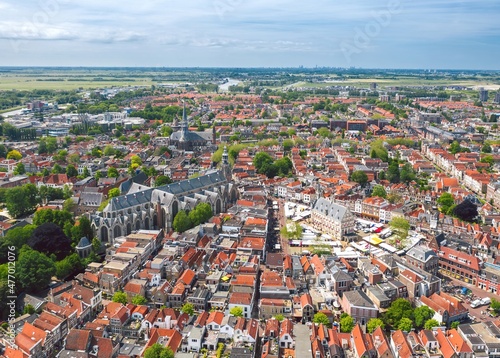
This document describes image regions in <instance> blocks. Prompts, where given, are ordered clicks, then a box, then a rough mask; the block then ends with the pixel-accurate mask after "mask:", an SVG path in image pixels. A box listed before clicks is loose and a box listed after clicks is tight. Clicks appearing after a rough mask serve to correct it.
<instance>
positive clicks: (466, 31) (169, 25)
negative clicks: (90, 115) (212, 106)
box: [0, 0, 500, 67]
mask: <svg viewBox="0 0 500 358" xmlns="http://www.w3.org/2000/svg"><path fill="white" fill-rule="evenodd" d="M394 8H396V10H395V11H392V12H391V13H390V17H389V18H388V21H386V22H384V24H383V25H381V26H380V29H379V30H377V31H375V32H373V34H374V35H373V36H371V35H370V37H369V40H370V41H369V42H368V43H367V44H366V46H364V47H363V49H362V52H361V53H360V54H359V58H357V59H356V61H358V60H359V61H360V62H359V63H358V62H356V65H363V64H364V65H365V66H366V67H372V66H371V64H372V63H385V62H387V63H388V64H390V63H392V64H397V63H398V61H400V59H401V58H402V57H401V54H402V53H408V54H409V55H408V58H410V59H411V58H412V57H413V58H417V57H415V54H416V53H417V54H419V53H423V52H427V51H429V49H430V48H432V51H433V54H432V57H433V58H434V59H435V60H436V62H437V61H438V59H439V60H441V59H443V60H445V59H446V58H447V57H450V56H452V55H456V54H457V53H458V52H459V51H461V52H463V54H462V55H461V56H460V58H462V59H463V60H464V63H468V64H469V65H470V64H475V63H476V61H477V60H476V58H477V56H478V55H479V54H480V53H481V51H483V49H484V51H485V53H486V49H487V51H488V52H487V53H489V54H490V55H489V56H487V58H484V59H483V63H486V62H487V63H488V66H491V67H496V64H495V58H497V57H498V55H500V49H499V48H498V45H497V44H498V43H499V41H500V39H499V34H500V22H498V20H497V17H498V16H497V14H498V13H500V2H498V1H493V0H475V1H474V0H455V1H450V0H419V1H418V2H412V1H410V0H381V1H373V0H353V1H340V0H311V1H307V2H305V1H300V2H299V1H293V0H272V1H269V0H252V1H244V0H190V1H185V0H183V1H180V0H170V1H169V2H165V1H163V0H148V1H140V2H137V1H132V0H121V1H118V0H106V1H102V0H86V1H81V2H73V1H70V0H23V1H19V0H0V11H1V13H2V17H1V19H2V20H0V39H7V40H12V39H14V40H26V41H32V42H35V41H40V42H41V43H47V42H50V41H66V42H67V43H66V44H65V52H66V53H71V54H72V56H71V57H70V56H69V55H64V54H63V55H62V56H68V58H71V59H73V58H77V59H78V58H83V57H84V56H77V55H75V54H78V53H82V54H83V53H86V52H84V51H87V52H88V51H89V48H90V47H89V46H94V47H95V52H96V53H98V54H102V56H103V57H102V58H103V59H106V58H109V59H110V61H111V59H114V57H113V56H112V54H113V52H116V49H117V48H124V47H126V46H127V45H130V46H134V54H131V55H130V61H133V63H134V64H135V65H140V63H141V61H144V60H145V59H144V58H142V57H141V55H142V54H146V53H147V54H154V55H156V54H157V55H158V57H159V58H163V57H165V55H166V54H168V58H169V60H170V59H171V60H172V61H175V60H176V59H179V60H178V61H179V64H183V63H185V57H186V58H188V57H189V59H190V61H197V63H196V64H197V65H199V66H203V65H204V61H205V60H207V58H206V57H205V56H204V55H203V52H202V51H203V50H207V51H210V54H211V56H213V58H214V59H216V60H218V61H220V62H221V65H229V62H227V63H225V61H231V63H232V64H233V65H236V66H238V65H239V63H238V59H240V61H241V63H244V62H245V61H246V60H247V59H249V58H252V59H254V60H255V61H260V62H259V63H260V64H261V65H262V66H267V63H268V61H269V62H271V61H272V62H273V63H274V64H278V63H279V60H280V58H281V59H282V61H283V63H287V64H289V63H290V62H291V61H296V62H297V63H298V64H305V63H306V61H305V60H307V61H308V63H315V62H316V61H322V63H323V64H325V65H333V66H335V65H346V64H347V63H345V62H342V61H344V59H343V58H342V56H341V55H340V56H339V52H340V51H339V44H341V43H342V42H346V41H351V42H352V41H353V40H354V38H355V36H356V35H357V34H358V33H359V31H365V32H366V31H367V30H366V29H367V26H372V25H373V23H374V22H375V24H376V23H377V21H378V20H380V16H383V14H387V11H389V10H390V9H394ZM381 14H382V15H381ZM372 30H373V27H372ZM464 39H465V40H467V41H466V42H460V41H463V40H464ZM456 43H460V44H463V43H465V44H467V46H468V47H465V48H463V49H459V48H452V47H453V46H450V44H451V45H453V44H456ZM430 44H433V46H430ZM481 44H484V45H481ZM471 46H474V49H475V52H472V51H470V50H469V49H470V48H472V47H471ZM455 47H456V46H455ZM43 48H44V47H42V50H43V51H47V53H46V56H45V57H47V58H50V51H51V49H50V46H46V49H43ZM478 49H479V50H481V51H477V50H478ZM23 51H24V52H23V53H22V55H26V54H28V53H29V51H30V49H29V48H25V49H24V48H23ZM32 51H34V50H32ZM180 51H182V54H180ZM229 52H231V56H228V55H227V53H229ZM367 54H369V56H367ZM311 55H314V56H316V57H315V58H312V57H311ZM19 56H21V54H20V55H19ZM106 56H108V57H106ZM134 56H135V57H134ZM183 56H184V57H183ZM25 57H26V56H25ZM31 57H32V58H33V60H34V61H36V59H37V58H39V56H31ZM122 57H123V56H122ZM427 57H430V56H427ZM483 57H484V56H483ZM10 58H11V57H10ZM60 58H61V55H59V56H57V57H56V56H54V65H56V64H57V63H56V62H57V61H58V60H59V59H60ZM127 58H128V56H127ZM317 58H319V60H318V59H317ZM418 58H419V59H421V58H422V57H418ZM146 60H147V59H146ZM96 61H97V59H96ZM405 61H407V60H405ZM429 61H431V60H429ZM14 62H15V61H14ZM190 63H191V62H190ZM408 63H409V62H408ZM2 64H8V63H5V62H2V59H0V65H2ZM34 64H36V63H34ZM107 64H108V65H109V63H107ZM75 65H80V64H79V63H75ZM401 67H405V66H404V65H401ZM464 67H467V65H466V66H464Z"/></svg>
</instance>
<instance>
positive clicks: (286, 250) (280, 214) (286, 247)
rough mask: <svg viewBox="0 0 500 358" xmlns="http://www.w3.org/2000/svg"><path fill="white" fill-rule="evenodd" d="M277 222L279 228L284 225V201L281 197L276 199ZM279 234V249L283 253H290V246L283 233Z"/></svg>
mask: <svg viewBox="0 0 500 358" xmlns="http://www.w3.org/2000/svg"><path fill="white" fill-rule="evenodd" d="M278 207H279V210H278V222H279V227H280V229H281V228H282V227H284V226H285V225H286V217H285V201H284V200H283V199H279V201H278ZM279 235H280V244H281V251H283V254H284V255H288V254H289V253H290V248H289V244H288V239H287V238H285V237H283V235H281V233H280V234H279Z"/></svg>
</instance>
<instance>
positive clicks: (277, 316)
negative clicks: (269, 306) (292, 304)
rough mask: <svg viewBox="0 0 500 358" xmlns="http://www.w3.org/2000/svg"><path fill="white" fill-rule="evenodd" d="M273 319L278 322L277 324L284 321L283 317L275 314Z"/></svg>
mask: <svg viewBox="0 0 500 358" xmlns="http://www.w3.org/2000/svg"><path fill="white" fill-rule="evenodd" d="M274 318H275V319H276V320H277V321H278V322H283V321H284V320H285V316H283V315H282V314H277V315H276V316H274Z"/></svg>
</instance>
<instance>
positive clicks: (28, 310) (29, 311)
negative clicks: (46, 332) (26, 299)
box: [23, 303, 35, 314]
mask: <svg viewBox="0 0 500 358" xmlns="http://www.w3.org/2000/svg"><path fill="white" fill-rule="evenodd" d="M33 313H35V307H33V306H32V305H30V304H29V303H28V304H27V305H26V306H24V309H23V314H33Z"/></svg>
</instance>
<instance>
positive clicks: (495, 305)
mask: <svg viewBox="0 0 500 358" xmlns="http://www.w3.org/2000/svg"><path fill="white" fill-rule="evenodd" d="M490 308H491V309H492V310H493V312H495V313H496V314H500V300H497V299H495V298H492V299H491V303H490Z"/></svg>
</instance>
